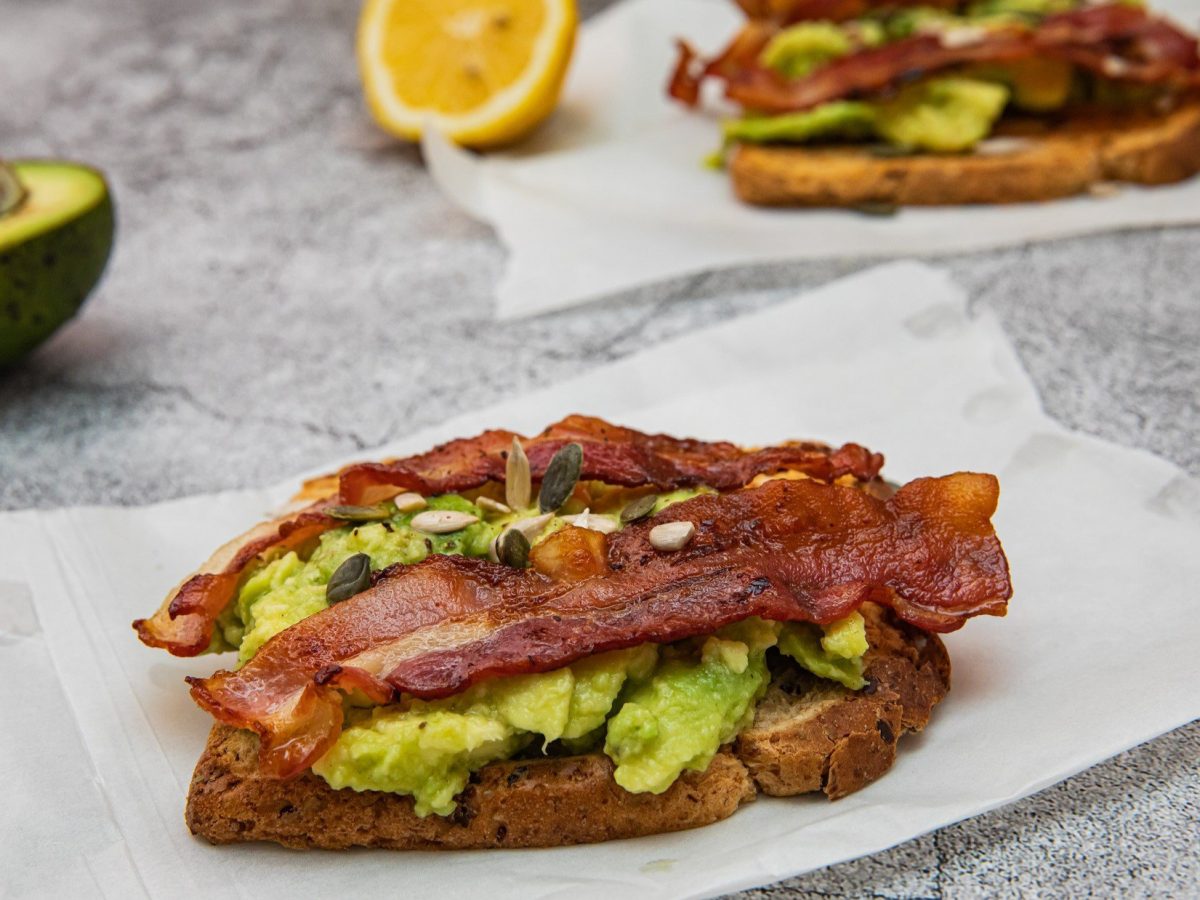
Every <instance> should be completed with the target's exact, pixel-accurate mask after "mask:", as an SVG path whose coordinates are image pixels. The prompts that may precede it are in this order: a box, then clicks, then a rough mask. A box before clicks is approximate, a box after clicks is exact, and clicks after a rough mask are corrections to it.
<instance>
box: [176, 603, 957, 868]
mask: <svg viewBox="0 0 1200 900" xmlns="http://www.w3.org/2000/svg"><path fill="white" fill-rule="evenodd" d="M862 613H863V615H864V617H865V618H866V621H867V637H868V640H869V642H870V650H869V651H868V652H867V657H866V676H867V678H868V681H869V684H868V686H867V687H866V688H864V689H863V690H862V691H857V692H856V691H850V690H847V689H846V688H843V687H841V686H840V685H837V684H835V683H833V682H830V681H827V680H824V679H820V678H817V677H815V676H813V675H810V674H808V673H807V672H804V671H803V670H802V669H800V668H799V667H797V666H794V665H791V664H786V663H783V662H781V663H780V665H779V667H778V669H777V670H775V671H774V672H773V678H772V682H771V687H770V689H769V691H768V693H767V695H766V696H765V697H764V698H763V700H762V701H760V703H759V705H758V709H757V712H756V715H755V719H754V723H753V725H751V726H750V727H749V728H748V729H746V730H745V731H743V732H742V733H741V735H740V736H739V737H738V739H737V741H736V743H735V744H734V745H733V746H732V747H729V748H725V749H723V750H722V751H721V752H720V753H718V754H717V756H716V757H714V759H713V761H712V763H711V764H710V765H709V766H708V768H707V769H705V770H704V771H703V772H687V773H685V774H684V775H683V776H682V777H681V778H680V779H679V780H678V781H676V782H675V784H673V785H672V786H671V787H670V788H669V789H668V790H667V791H666V792H665V793H663V794H657V795H656V794H649V793H642V794H634V793H630V792H628V791H625V790H623V789H622V788H620V787H619V786H618V785H617V784H616V782H615V781H613V778H612V770H613V766H612V763H611V762H610V761H609V759H608V758H607V757H606V756H604V755H603V754H602V753H592V754H588V755H586V756H571V757H560V758H534V759H510V760H505V761H503V762H497V763H492V764H490V765H488V766H485V767H484V768H483V769H481V770H480V771H479V772H478V773H476V774H475V776H474V777H473V778H472V782H471V784H470V785H469V786H468V787H467V789H466V790H465V791H464V792H463V793H462V795H461V796H460V797H459V798H458V805H457V808H456V810H455V812H454V813H453V814H452V815H450V816H448V817H443V816H426V817H424V818H421V817H419V816H417V815H416V814H415V813H414V812H413V802H412V799H411V798H410V797H407V796H402V795H398V794H388V793H382V792H375V791H364V792H361V793H360V792H356V791H349V790H334V789H333V788H331V787H330V786H329V785H328V784H326V783H325V781H323V780H322V779H321V778H319V777H317V776H316V775H314V774H312V773H311V772H307V773H305V774H304V775H302V776H300V777H299V778H296V779H293V780H290V781H280V780H276V779H271V778H266V777H264V776H262V775H261V774H260V773H259V771H258V765H257V738H256V737H255V736H254V735H253V734H252V733H251V732H249V731H240V730H236V729H233V728H230V727H228V726H225V725H217V726H216V727H215V728H213V730H212V733H211V735H210V736H209V740H208V746H207V747H205V750H204V754H203V756H202V757H201V758H200V762H199V763H198V765H197V766H196V771H195V774H194V775H193V777H192V784H191V789H190V790H189V792H188V801H187V813H186V817H187V824H188V827H189V828H190V829H191V830H192V832H193V833H194V834H197V835H199V836H201V837H203V838H205V839H207V840H209V841H211V842H212V843H214V844H228V843H234V842H241V841H273V842H275V843H279V844H283V845H284V846H288V847H296V848H323V849H345V848H349V847H384V848H389V849H396V850H401V849H403V850H411V849H480V848H489V847H550V846H560V845H566V844H585V843H593V842H597V841H606V840H615V839H618V838H629V837H639V836H642V835H649V834H658V833H661V832H668V831H682V830H685V829H688V828H696V827H699V826H702V825H708V824H711V823H713V822H716V821H719V820H720V819H724V818H726V817H727V816H730V815H732V814H733V813H734V812H735V811H736V810H737V808H738V807H739V806H741V805H742V804H743V803H747V802H750V801H751V800H753V799H754V798H755V797H756V796H757V795H758V793H760V792H761V793H764V794H769V795H772V796H792V795H795V794H804V793H809V792H812V791H824V792H825V794H827V795H828V796H829V797H830V798H832V799H836V798H838V797H842V796H845V795H846V794H849V793H852V792H853V791H856V790H858V789H859V788H861V787H863V786H865V785H867V784H869V783H870V782H872V781H874V780H875V779H876V778H878V777H879V776H881V775H883V774H884V773H885V772H886V771H887V770H888V769H889V768H891V766H892V763H893V761H894V759H895V754H896V743H897V741H898V740H899V739H900V737H901V736H902V735H904V734H906V733H908V732H911V731H920V730H921V729H922V728H924V727H925V725H926V723H927V722H928V721H929V717H930V712H931V711H932V709H933V707H934V705H936V704H937V703H938V702H939V701H940V700H941V699H942V698H943V697H944V696H945V694H946V692H947V690H949V687H950V660H949V657H948V656H947V654H946V649H945V646H944V645H943V644H942V642H941V640H940V639H939V638H938V637H937V636H936V635H933V634H929V633H927V632H924V631H921V630H920V629H917V628H913V627H912V626H909V625H906V624H904V623H902V622H900V621H899V620H898V619H897V618H896V617H895V616H894V615H893V614H892V613H890V612H888V611H887V610H885V609H883V608H882V607H879V606H876V605H874V604H867V605H865V606H863V607H862Z"/></svg>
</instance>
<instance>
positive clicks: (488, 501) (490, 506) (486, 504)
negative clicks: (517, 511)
mask: <svg viewBox="0 0 1200 900" xmlns="http://www.w3.org/2000/svg"><path fill="white" fill-rule="evenodd" d="M475 505H476V506H478V507H479V508H480V509H482V510H483V511H484V512H485V513H489V512H490V513H496V514H498V515H501V516H507V515H508V514H509V513H510V512H512V509H511V508H509V507H508V506H506V505H505V504H503V503H501V502H500V501H498V500H493V499H492V498H491V497H480V498H479V499H478V500H476V501H475Z"/></svg>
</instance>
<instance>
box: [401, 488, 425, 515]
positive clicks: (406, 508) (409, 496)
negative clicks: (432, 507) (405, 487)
mask: <svg viewBox="0 0 1200 900" xmlns="http://www.w3.org/2000/svg"><path fill="white" fill-rule="evenodd" d="M392 502H393V503H394V504H396V512H398V513H411V512H420V511H421V510H423V509H424V508H425V507H426V506H428V505H429V504H428V503H426V502H425V498H424V497H422V496H421V495H420V494H414V493H413V492H412V491H408V492H406V493H403V494H400V495H399V496H398V497H395V498H393V499H392Z"/></svg>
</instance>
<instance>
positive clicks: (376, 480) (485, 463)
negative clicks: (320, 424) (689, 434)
mask: <svg viewBox="0 0 1200 900" xmlns="http://www.w3.org/2000/svg"><path fill="white" fill-rule="evenodd" d="M516 436H517V435H514V434H513V433H512V432H508V431H489V432H485V433H484V434H483V435H481V436H480V437H478V438H467V439H463V440H458V441H451V442H450V443H448V444H444V445H442V446H441V447H438V448H436V449H435V450H433V451H431V452H429V453H426V454H422V455H421V456H414V457H410V458H408V459H402V460H397V461H395V462H391V463H365V464H363V465H357V466H351V467H350V468H348V469H345V470H343V471H342V473H341V497H342V501H343V502H345V503H362V502H364V500H366V499H369V498H371V496H372V493H373V491H374V490H375V489H379V488H391V489H392V490H391V491H390V493H392V494H394V493H395V490H394V489H395V488H401V489H403V490H412V491H418V492H419V493H422V494H441V493H446V492H448V491H462V490H467V489H468V488H473V487H479V486H480V485H482V484H484V483H485V482H487V481H500V480H503V478H504V466H505V455H504V454H505V452H506V451H507V450H508V447H509V445H510V444H511V442H512V439H513V438H514V437H516ZM572 442H574V443H578V444H580V445H581V446H582V447H583V471H582V473H581V477H582V478H584V479H588V480H596V481H603V482H606V483H607V484H615V485H621V486H622V487H641V486H653V487H655V488H657V489H658V490H664V491H666V490H674V489H676V488H682V487H694V486H696V485H699V484H706V485H708V486H709V487H713V488H716V489H717V490H719V491H724V490H732V489H733V488H738V487H741V486H742V485H744V484H747V483H749V481H750V480H751V479H753V478H754V476H755V475H758V474H761V473H764V472H778V471H782V470H783V469H795V470H797V471H800V472H804V473H805V474H807V475H811V476H812V477H814V478H820V479H823V480H832V479H834V478H838V477H840V476H842V475H853V476H854V477H855V478H857V479H859V480H861V481H870V480H871V479H872V478H874V477H875V476H876V475H878V474H879V470H880V468H882V466H883V457H882V456H880V455H879V454H878V453H870V452H869V451H867V450H866V449H865V448H863V447H860V446H859V445H858V444H846V445H845V446H843V447H841V448H840V449H838V450H831V449H830V448H829V447H826V446H825V445H823V444H814V443H790V444H783V445H780V446H778V447H767V448H764V449H761V450H751V451H747V450H742V449H741V448H739V447H737V446H735V445H733V444H730V443H727V442H724V441H721V442H709V441H698V440H693V439H690V438H675V437H671V436H669V435H664V434H645V433H643V432H640V431H635V430H634V429H632V428H623V427H621V426H619V425H612V424H610V423H608V422H605V421H604V420H603V419H597V418H593V417H591V416H580V415H574V416H568V417H567V418H565V419H563V420H562V421H561V422H558V423H556V424H554V425H551V426H550V427H549V428H547V429H546V430H545V431H543V432H542V433H541V434H539V435H538V436H537V437H534V438H529V439H527V440H522V442H521V444H522V446H523V447H524V448H525V453H526V455H527V456H528V457H529V466H530V470H531V471H532V473H533V477H534V478H535V479H537V478H540V477H541V476H542V474H543V473H544V472H545V470H546V466H547V464H548V463H549V462H550V459H551V458H552V457H553V456H554V454H555V453H557V452H558V451H559V450H560V449H561V448H562V447H563V445H564V444H569V443H572Z"/></svg>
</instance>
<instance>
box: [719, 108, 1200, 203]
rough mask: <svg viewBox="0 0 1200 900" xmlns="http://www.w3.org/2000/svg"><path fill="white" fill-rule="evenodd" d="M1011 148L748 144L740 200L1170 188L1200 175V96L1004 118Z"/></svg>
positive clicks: (975, 198)
mask: <svg viewBox="0 0 1200 900" xmlns="http://www.w3.org/2000/svg"><path fill="white" fill-rule="evenodd" d="M996 136H997V137H998V138H1003V139H1004V140H1003V141H995V142H992V145H991V146H992V147H995V148H997V150H1003V149H1004V147H1005V145H1007V147H1008V149H1007V150H1005V151H1004V152H976V153H973V154H966V155H937V154H918V155H912V156H897V157H880V156H878V155H874V154H872V152H870V151H869V150H868V149H865V148H860V147H794V146H782V145H755V144H740V145H739V146H738V147H737V148H736V149H735V150H734V152H733V155H732V158H731V160H730V165H729V169H730V175H731V177H732V179H733V189H734V192H735V193H736V194H737V196H738V197H739V198H740V199H741V200H743V201H745V202H746V203H752V204H755V205H759V206H842V207H853V206H860V205H863V204H888V205H892V204H895V205H899V206H940V205H953V204H967V203H1024V202H1031V201H1039V200H1053V199H1057V198H1061V197H1069V196H1072V195H1074V194H1080V193H1083V192H1085V191H1088V190H1089V189H1091V188H1093V187H1094V186H1095V185H1107V184H1109V183H1112V182H1132V183H1137V184H1147V185H1154V184H1169V183H1172V182H1177V181H1182V180H1184V179H1185V178H1190V177H1191V176H1192V175H1195V174H1196V173H1197V172H1200V99H1191V100H1189V101H1188V102H1185V103H1183V104H1181V105H1179V106H1178V107H1176V108H1175V109H1174V110H1172V111H1170V112H1167V113H1165V114H1160V113H1149V112H1147V113H1141V114H1126V115H1116V114H1108V115H1079V116H1074V117H1070V118H1067V119H1065V120H1063V121H1061V122H1057V123H1048V122H1046V121H1045V120H1031V119H1027V120H1020V119H1013V120H1011V121H1004V122H1002V125H1001V127H1000V128H999V129H998V130H997V132H996Z"/></svg>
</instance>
